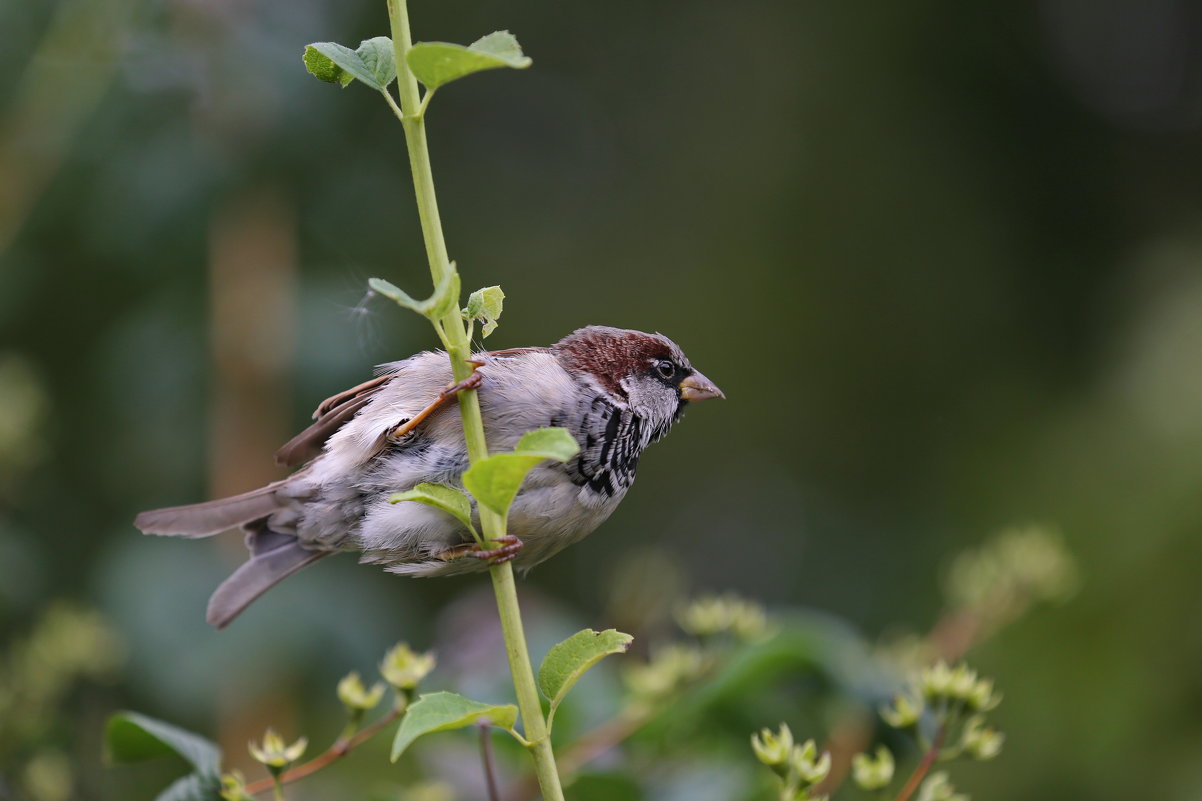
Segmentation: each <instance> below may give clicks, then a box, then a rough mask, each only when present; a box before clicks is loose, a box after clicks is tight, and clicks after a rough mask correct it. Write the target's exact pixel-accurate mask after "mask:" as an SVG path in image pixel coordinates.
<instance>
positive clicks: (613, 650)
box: [538, 629, 634, 715]
mask: <svg viewBox="0 0 1202 801" xmlns="http://www.w3.org/2000/svg"><path fill="white" fill-rule="evenodd" d="M632 640H634V637H631V636H630V635H629V634H623V633H622V632H620V631H618V630H617V629H606V630H605V631H593V630H592V629H585V630H584V631H578V632H576V633H575V634H573V635H572V636H571V637H568V638H567V639H566V640H564V641H563V642H561V643H559V644H558V645H555V646H553V647H552V648H551V650H550V651H548V652H547V656H546V657H545V658H544V659H543V663H542V665H541V666H540V667H539V669H538V688H539V689H540V690H542V693H543V695H544V696H546V698H547V700H548V701H550V702H551V712H550V714H551V715H554V714H555V709H556V707H558V706H559V704H560V702H561V701H563V699H564V697H565V696H567V694H568V691H569V690H571V689H572V687H573V686H574V685H575V684H576V682H577V681H578V680H579V679H580V677H581V676H583V675H584V674H585V672H586V671H587V670H588V669H589V668H591V667H592V666H593V665H595V664H597V663H598V662H600V661H601V660H602V659H603V658H604V657H606V656H609V655H610V654H621V653H625V652H626V649H627V648H629V647H630V643H631V641H632Z"/></svg>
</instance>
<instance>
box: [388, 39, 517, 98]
mask: <svg viewBox="0 0 1202 801" xmlns="http://www.w3.org/2000/svg"><path fill="white" fill-rule="evenodd" d="M405 59H406V60H407V61H408V62H409V69H411V70H413V74H414V76H416V77H417V79H418V80H419V81H421V82H422V83H423V84H425V86H426V88H427V89H430V90H431V91H433V90H435V89H437V88H438V87H440V86H442V85H444V84H447V83H450V82H451V81H454V80H457V79H459V78H462V77H464V76H465V75H471V74H472V73H473V72H480V71H481V70H492V69H497V68H499V67H510V68H512V69H519V70H520V69H525V68H526V67H529V66H530V64H531V63H532V62H531V60H530V59H529V58H528V57H526V56H525V55H524V54H523V53H522V46H521V45H519V44H518V40H517V39H516V38H514V36H513V34H511V33H510V32H509V31H497V32H495V33H490V34H489V35H488V36H485V37H482V38H481V39H478V40H477V41H475V42H473V43H472V44H471V45H469V46H468V47H464V46H463V45H457V44H450V43H449V42H419V43H417V44H415V45H414V46H413V47H412V48H410V49H409V53H408V54H407V55H406V56H405Z"/></svg>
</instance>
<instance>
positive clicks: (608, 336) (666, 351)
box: [553, 325, 726, 438]
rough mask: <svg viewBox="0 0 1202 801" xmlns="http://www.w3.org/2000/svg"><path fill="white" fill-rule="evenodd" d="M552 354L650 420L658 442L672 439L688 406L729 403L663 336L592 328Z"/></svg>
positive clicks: (581, 331)
mask: <svg viewBox="0 0 1202 801" xmlns="http://www.w3.org/2000/svg"><path fill="white" fill-rule="evenodd" d="M553 349H554V351H555V354H556V355H557V356H558V357H559V360H560V362H561V364H563V365H564V367H565V368H566V369H567V370H569V371H570V372H575V373H581V374H584V375H585V376H587V377H589V378H591V379H592V380H593V381H594V382H595V383H596V385H597V387H598V388H599V389H600V390H601V391H602V392H604V393H605V394H606V395H608V396H609V398H610V400H611V401H612V402H613V403H614V404H615V405H617V406H619V407H626V408H629V409H630V410H631V411H633V412H634V413H635V414H637V415H638V416H640V417H642V418H643V419H644V420H646V421H647V422H648V423H649V424H650V425H651V430H652V431H653V432H655V434H654V438H658V437H660V436H663V434H665V433H667V430H668V429H669V428H670V427H671V425H672V423H674V422H675V421H676V420H679V419H680V416H681V415H682V414H684V410H685V407H686V406H687V405H688V404H689V403H691V402H695V401H702V400H707V399H709V398H725V397H726V396H725V395H723V394H722V390H720V389H718V387H716V386H715V385H714V383H713V382H712V381H710V380H709V379H708V378H706V377H705V376H704V375H702V374H701V373H699V372H698V371H697V370H695V369H694V368H693V366H692V365H691V364H690V363H689V360H688V357H686V356H685V355H684V351H682V350H681V349H680V346H678V345H677V344H676V343H675V342H673V341H672V340H670V339H668V338H667V337H666V336H663V335H662V334H646V333H643V332H642V331H631V330H628V329H624V328H610V327H608V326H601V325H590V326H588V327H587V328H581V329H579V330H577V331H573V332H572V333H571V334H569V335H568V336H566V337H564V338H563V339H561V340H560V341H559V342H557V343H556V344H555V346H554V348H553Z"/></svg>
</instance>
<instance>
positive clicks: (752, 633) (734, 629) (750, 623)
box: [677, 594, 768, 641]
mask: <svg viewBox="0 0 1202 801" xmlns="http://www.w3.org/2000/svg"><path fill="white" fill-rule="evenodd" d="M677 620H678V622H679V623H680V627H681V628H682V629H684V630H685V631H686V632H688V633H689V634H692V635H694V636H696V637H710V636H713V635H716V634H724V633H727V632H730V633H732V634H734V635H735V636H736V637H738V638H739V639H740V640H744V641H748V640H756V639H759V638H761V637H763V636H764V634H766V633H767V631H768V621H767V616H766V615H765V613H764V607H763V606H761V605H760V604H757V603H754V602H752V601H748V600H745V599H743V598H740V597H738V596H736V595H729V594H728V595H721V596H718V595H711V596H706V597H702V598H698V599H697V600H695V601H693V602H692V603H690V604H689V605H688V606H686V607H684V608H683V609H682V610H680V612H679V613H678V614H677Z"/></svg>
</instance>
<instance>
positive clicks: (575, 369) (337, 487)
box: [134, 326, 724, 628]
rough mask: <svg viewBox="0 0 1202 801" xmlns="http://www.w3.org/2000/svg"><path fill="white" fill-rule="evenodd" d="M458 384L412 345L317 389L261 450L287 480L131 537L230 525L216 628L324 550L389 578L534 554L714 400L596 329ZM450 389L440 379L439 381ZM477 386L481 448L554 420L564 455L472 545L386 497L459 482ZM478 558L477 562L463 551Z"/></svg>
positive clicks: (687, 370)
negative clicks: (233, 546)
mask: <svg viewBox="0 0 1202 801" xmlns="http://www.w3.org/2000/svg"><path fill="white" fill-rule="evenodd" d="M474 359H475V361H474V364H475V365H476V366H477V369H476V371H475V372H474V373H473V375H472V378H471V379H470V380H469V381H468V382H464V383H463V384H461V385H450V384H451V380H452V377H451V368H450V364H449V362H448V360H447V357H446V354H444V353H437V352H426V353H419V354H418V355H416V356H412V357H410V358H408V359H405V360H403V361H399V362H392V363H389V364H385V365H381V367H380V368H379V369H378V373H379V375H378V376H377V377H376V378H374V379H372V380H370V381H367V382H365V383H363V384H360V385H359V386H357V387H354V388H352V389H349V390H347V391H346V392H343V393H341V394H339V395H335V396H334V397H332V398H329V399H327V400H326V401H325V402H323V403H322V404H321V405H320V406H318V407H317V411H316V412H314V415H313V416H314V419H315V422H314V423H313V425H311V426H310V427H309V428H308V429H306V430H305V431H303V432H302V433H301V434H299V435H298V436H296V437H295V438H294V439H292V441H290V442H289V443H288V444H286V445H285V446H284V447H283V448H281V449H280V450H279V452H277V453H276V460H277V461H278V462H280V463H281V464H285V465H303V466H302V467H301V468H300V469H299V470H297V471H296V472H295V473H293V474H292V475H291V476H289V477H288V478H285V479H283V480H281V481H276V482H274V483H272V484H269V485H267V486H266V487H263V488H261V489H257V490H253V491H251V492H247V493H244V494H242V495H237V496H234V497H232V498H223V499H221V500H216V501H209V502H207V503H200V504H195V505H192V506H177V507H172V508H169V509H157V510H154V511H149V512H143V513H142V514H140V515H138V517H137V519H136V520H135V521H134V525H136V526H137V527H138V528H140V529H141V530H142V531H143V532H145V533H147V534H164V535H168V536H177V537H193V538H194V537H208V536H212V535H214V534H218V533H220V532H222V531H226V530H228V529H231V528H234V527H238V526H240V527H242V528H243V529H244V530H245V532H246V544H247V547H248V548H249V549H250V552H251V556H250V559H249V560H248V561H247V562H246V563H244V564H243V565H242V566H241V567H240V568H238V570H237V571H235V572H234V573H233V574H232V575H231V576H230V577H229V578H228V579H226V580H225V582H224V583H222V585H221V586H220V587H218V588H217V591H216V592H215V593H214V594H213V597H212V598H211V599H210V601H209V609H208V615H207V619H208V621H209V623H211V624H213V625H215V626H217V627H218V628H222V627H224V626H225V625H227V624H228V623H229V622H230V621H231V620H233V619H234V618H235V617H236V616H237V615H238V614H239V613H240V612H242V610H243V609H245V608H246V607H247V605H249V604H250V603H251V602H252V601H253V600H255V599H256V598H258V597H259V596H260V595H261V594H263V593H264V592H266V591H267V590H268V589H269V588H271V587H272V586H273V585H275V584H276V583H277V582H279V581H281V580H282V579H284V578H285V577H287V576H289V575H291V574H292V573H294V572H296V571H297V570H299V569H301V568H302V567H305V566H306V565H309V564H311V563H312V562H315V561H317V560H318V559H320V558H322V557H323V556H326V555H328V554H330V553H333V552H335V551H359V552H360V553H361V561H363V562H372V563H375V564H381V565H384V566H385V567H386V568H387V569H388V570H389V571H391V572H393V573H402V574H405V575H411V576H444V575H451V574H456V573H465V572H469V571H474V570H483V569H486V568H487V566H488V563H490V562H495V561H496V560H506V559H514V560H515V566H516V567H517V568H519V569H529V568H530V567H532V566H534V565H536V564H538V563H539V562H542V561H543V560H545V559H547V558H549V557H550V556H552V555H553V554H555V553H556V552H558V551H559V550H561V549H562V548H564V547H566V546H567V545H570V544H571V543H573V542H575V541H577V540H579V539H580V538H582V537H583V536H585V535H586V534H588V533H589V532H591V531H592V530H593V529H595V528H597V526H599V525H600V524H601V523H602V522H603V521H604V520H605V519H606V518H607V517H609V515H610V514H611V513H612V512H613V511H614V509H615V508H616V507H617V505H618V503H619V502H620V501H621V500H622V497H623V496H624V495H625V494H626V491H627V490H628V489H629V488H630V485H631V483H632V482H633V481H634V474H635V468H636V467H637V466H638V462H639V456H641V455H642V452H643V449H644V448H646V447H647V446H648V445H649V444H650V443H652V442H655V441H656V440H658V439H660V438H661V437H663V436H664V435H665V434H667V433H668V430H669V429H670V428H671V427H672V424H673V423H675V422H676V421H677V420H679V419H680V417H681V415H683V414H684V410H685V407H686V406H687V405H688V403H690V402H692V401H699V400H705V399H707V398H721V397H724V396H723V394H722V392H721V391H720V390H719V389H718V388H717V387H716V386H714V384H713V383H712V382H710V380H709V379H707V378H706V377H705V376H703V375H702V374H701V373H699V372H697V371H696V370H694V369H693V368H692V366H691V365H690V364H689V360H688V359H687V358H686V357H685V355H684V353H683V352H682V351H681V350H680V348H679V347H677V345H676V344H675V343H673V342H672V341H671V340H670V339H668V338H667V337H665V336H662V335H660V334H645V333H642V332H640V331H628V330H624V329H620V328H609V327H605V326H589V327H587V328H582V329H580V330H578V331H575V332H573V333H572V334H570V335H569V336H567V337H565V338H563V339H562V340H560V341H559V342H557V343H555V344H554V345H552V346H551V347H549V348H537V347H535V348H514V349H511V350H500V351H493V352H490V353H481V354H477V355H475V357H474ZM449 385H450V386H449ZM468 386H472V387H477V388H478V389H477V391H478V392H479V399H480V410H481V413H482V415H483V418H484V427H485V431H486V433H487V436H488V444H489V446H490V449H491V450H492V451H493V452H502V451H509V450H512V449H513V448H514V446H515V445H516V444H517V442H518V440H519V439H520V438H521V436H522V435H523V434H525V433H526V432H528V431H531V430H533V429H537V428H542V427H545V426H562V427H564V428H566V429H567V430H568V431H569V432H570V433H571V434H572V436H573V437H574V438H575V439H576V441H577V442H578V443H579V444H580V453H579V454H578V455H576V456H575V457H573V458H572V459H571V460H570V461H568V462H566V463H559V462H544V463H543V464H541V465H539V466H538V467H536V468H535V469H534V470H532V471H531V472H530V473H529V475H528V476H527V477H526V480H525V482H524V484H523V485H522V489H521V491H520V492H519V493H518V495H517V498H516V499H515V501H514V503H513V505H512V506H511V507H510V512H509V526H508V530H509V532H510V534H511V535H512V536H511V537H509V538H508V539H507V540H506V541H505V544H504V545H503V547H501V548H498V549H496V550H493V551H484V552H481V550H480V549H479V548H478V547H477V546H475V544H474V543H473V541H472V537H471V534H470V532H469V531H468V530H467V528H466V527H465V526H464V525H463V524H462V523H460V521H459V520H457V519H456V518H455V517H453V516H452V515H450V514H447V513H445V512H443V511H441V510H439V509H436V508H433V507H430V506H426V505H423V504H419V503H398V504H393V503H390V502H389V500H388V499H389V496H390V495H392V494H393V493H396V492H399V491H404V490H407V489H411V488H412V487H414V486H415V485H417V484H419V483H422V482H430V483H434V484H446V485H449V486H453V487H458V488H462V486H463V482H462V478H461V476H462V474H463V471H464V470H466V469H467V467H468V466H469V461H468V456H467V451H466V448H465V445H464V439H463V430H462V428H461V422H460V417H459V407H458V404H457V403H451V402H450V400H451V399H452V398H453V397H454V393H455V391H458V390H461V389H464V388H466V387H468ZM472 557H482V558H472Z"/></svg>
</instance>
